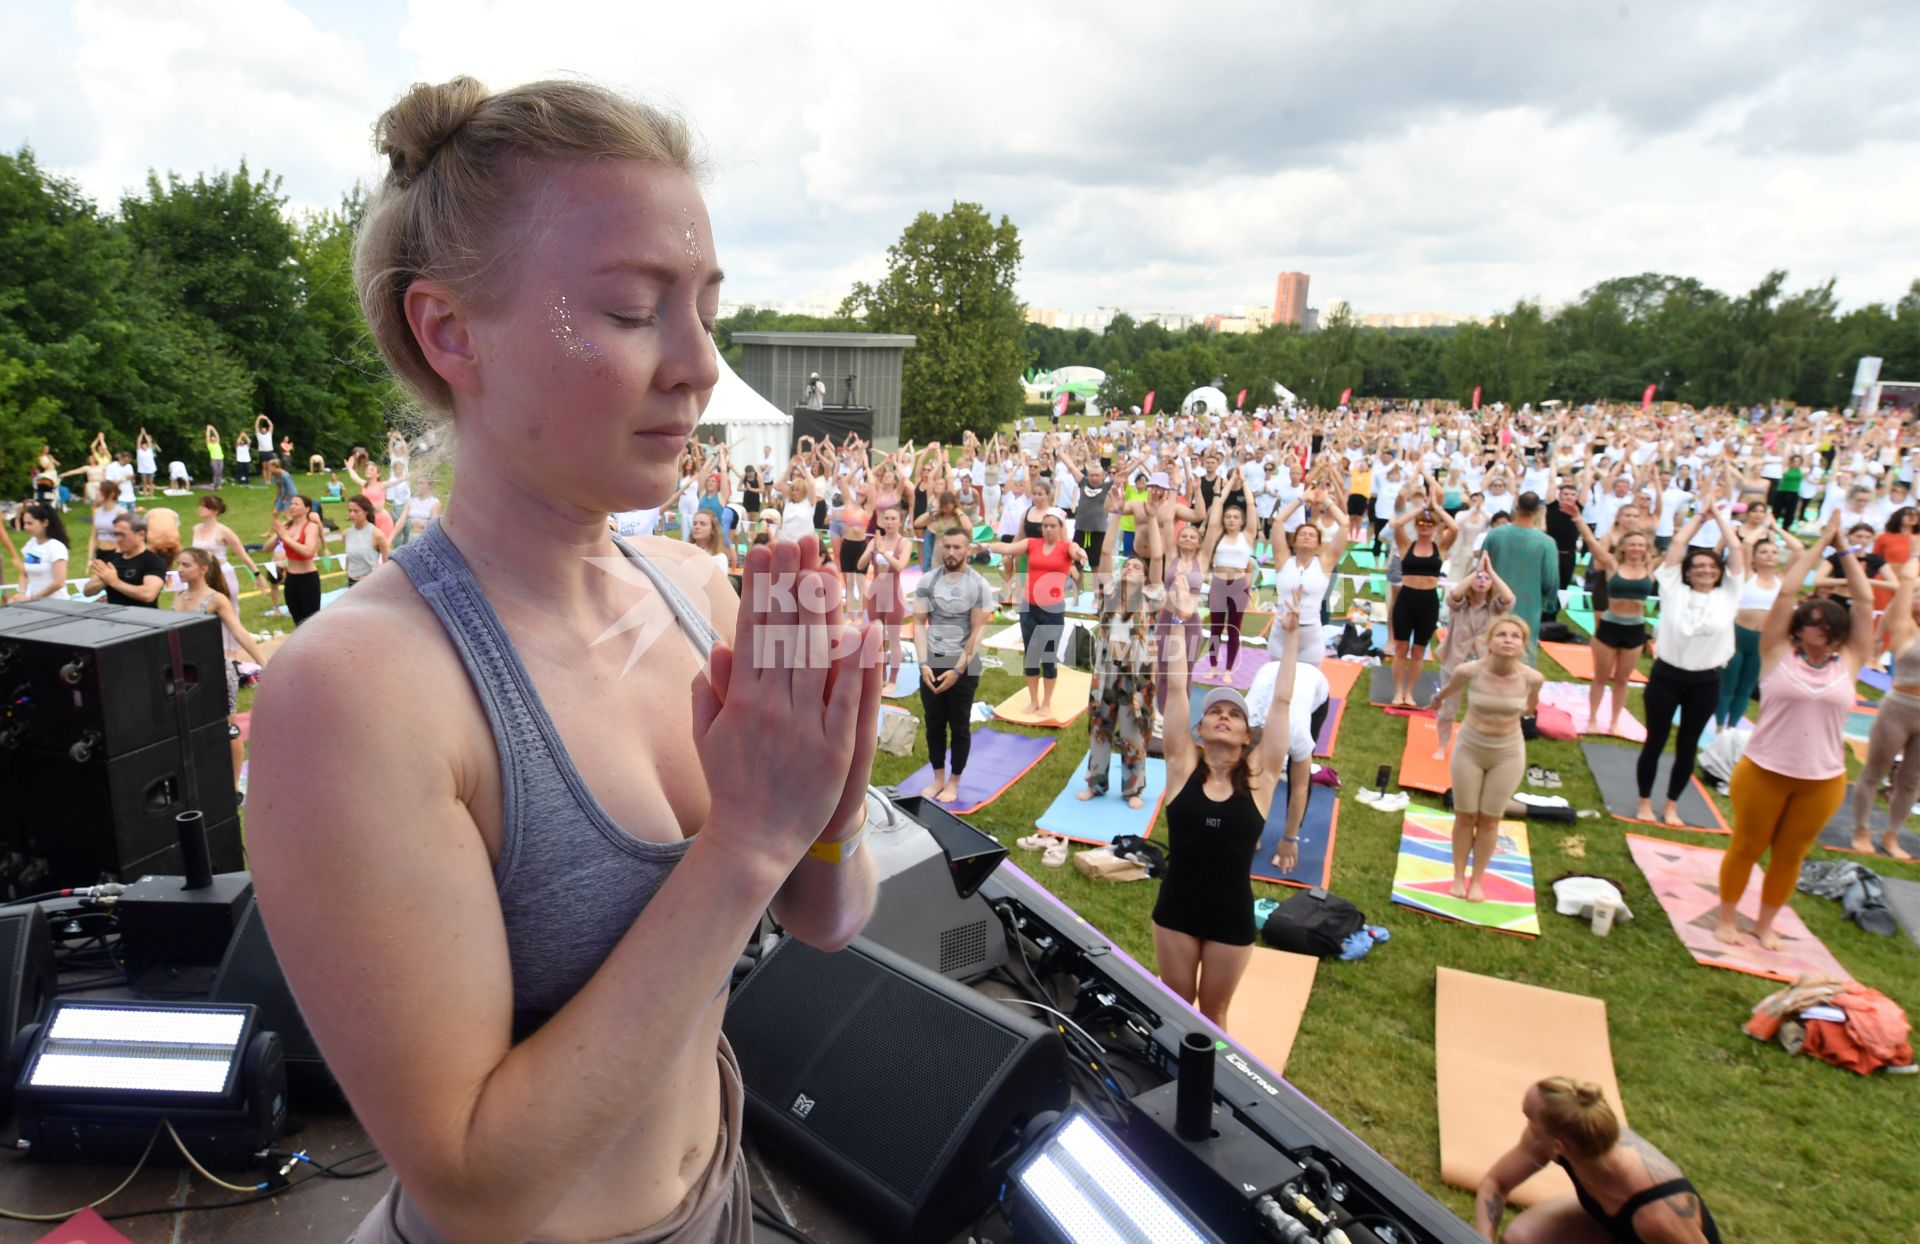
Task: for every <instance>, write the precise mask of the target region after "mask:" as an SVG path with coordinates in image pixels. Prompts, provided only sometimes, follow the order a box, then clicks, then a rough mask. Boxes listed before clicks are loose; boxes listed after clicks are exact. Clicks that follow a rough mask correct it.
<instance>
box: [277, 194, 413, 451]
mask: <svg viewBox="0 0 1920 1244" xmlns="http://www.w3.org/2000/svg"><path fill="white" fill-rule="evenodd" d="M365 210H366V204H365V202H364V201H363V200H362V198H361V197H360V191H359V188H358V187H355V188H354V191H353V193H351V194H349V195H348V196H347V197H346V198H345V199H343V200H342V201H341V204H340V208H339V210H337V211H327V212H318V213H315V214H313V215H310V216H308V217H307V218H306V219H305V220H304V221H302V222H301V223H300V225H299V228H298V229H297V230H296V232H295V234H294V252H293V263H294V270H295V275H296V278H297V295H296V296H297V300H298V303H297V305H298V307H299V312H298V313H299V314H300V316H301V318H302V319H303V320H304V321H305V332H303V334H302V339H303V340H307V339H310V340H311V341H312V342H313V343H314V344H315V345H317V347H318V350H319V353H318V356H317V359H316V367H317V370H316V372H315V374H314V375H313V376H312V377H311V380H312V381H313V382H314V390H313V393H312V397H311V400H312V401H313V402H314V403H315V405H314V407H313V408H312V426H313V428H314V432H313V434H312V435H310V436H309V437H308V438H307V439H308V442H309V443H311V444H313V445H314V446H315V447H316V448H318V449H319V451H320V452H322V453H325V454H326V455H327V456H328V457H329V459H332V458H338V457H344V456H345V455H346V453H347V451H348V450H350V449H351V448H352V447H353V446H356V445H365V446H368V447H369V448H375V449H377V447H378V446H379V445H381V444H384V443H385V440H386V426H387V414H388V412H389V411H391V410H393V409H395V408H397V407H398V406H399V405H400V403H401V401H402V398H401V395H400V393H399V391H398V390H397V388H396V387H395V386H394V383H393V381H392V379H391V378H390V377H389V376H388V375H387V370H386V365H385V364H384V363H383V362H382V361H381V359H380V352H379V350H378V348H377V347H375V345H374V344H373V340H372V338H371V337H369V336H368V334H367V324H366V320H365V319H364V318H363V317H362V316H361V314H360V298H359V294H358V292H357V291H356V290H355V289H354V286H353V234H354V230H355V229H356V228H358V226H359V223H360V218H361V216H362V215H363V214H364V213H365ZM295 439H296V440H298V439H299V438H298V437H296V438H295Z"/></svg>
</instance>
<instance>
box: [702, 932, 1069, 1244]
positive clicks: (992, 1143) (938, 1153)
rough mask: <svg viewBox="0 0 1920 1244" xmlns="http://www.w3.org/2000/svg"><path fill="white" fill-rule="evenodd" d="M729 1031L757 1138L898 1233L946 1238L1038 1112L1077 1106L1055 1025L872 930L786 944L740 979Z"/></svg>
mask: <svg viewBox="0 0 1920 1244" xmlns="http://www.w3.org/2000/svg"><path fill="white" fill-rule="evenodd" d="M726 1034H727V1039H728V1040H729V1041H730V1042H732V1044H733V1049H734V1053H735V1055H736V1056H738V1058H739V1060H740V1073H741V1078H742V1079H743V1080H744V1081H745V1084H746V1109H747V1116H748V1118H749V1120H750V1121H749V1123H748V1129H749V1135H752V1136H754V1137H756V1138H757V1139H760V1140H762V1141H764V1142H765V1143H767V1144H768V1145H770V1146H771V1147H774V1148H777V1149H779V1150H781V1151H782V1152H783V1153H784V1154H786V1155H787V1157H788V1158H789V1160H790V1161H791V1162H792V1163H793V1164H794V1165H795V1167H796V1168H798V1169H799V1171H800V1172H801V1173H802V1174H804V1175H806V1176H808V1177H809V1178H810V1184H811V1186H814V1187H818V1188H820V1189H821V1190H822V1191H823V1192H825V1193H827V1194H828V1195H830V1196H832V1197H834V1198H835V1199H836V1200H838V1201H840V1202H841V1203H842V1204H843V1205H844V1206H845V1207H846V1208H847V1209H848V1211H849V1212H850V1213H852V1214H855V1215H857V1216H858V1217H859V1218H860V1219H862V1220H863V1221H865V1222H867V1223H869V1224H870V1225H871V1226H872V1227H873V1229H874V1230H875V1231H876V1233H878V1234H879V1235H880V1236H881V1237H882V1238H884V1239H887V1240H899V1241H911V1242H919V1241H933V1240H945V1239H949V1238H951V1237H952V1236H953V1234H954V1233H955V1232H956V1231H958V1230H959V1229H960V1228H961V1227H962V1226H964V1225H965V1224H967V1223H969V1222H971V1221H973V1220H974V1219H975V1218H977V1217H978V1216H979V1215H980V1214H981V1212H982V1211H984V1210H985V1209H986V1207H987V1205H988V1204H989V1203H990V1202H991V1201H992V1200H993V1197H994V1194H995V1192H996V1190H997V1189H998V1188H999V1186H1000V1181H1001V1179H1002V1178H1003V1177H1004V1176H1005V1174H1006V1171H1007V1169H1008V1167H1010V1166H1011V1165H1012V1163H1013V1159H1014V1158H1015V1157H1016V1156H1017V1155H1018V1153H1019V1147H1020V1140H1021V1132H1022V1130H1023V1129H1024V1128H1025V1125H1026V1124H1027V1122H1028V1121H1029V1120H1030V1119H1031V1118H1032V1117H1033V1116H1034V1115H1035V1114H1038V1113H1040V1112H1041V1111H1049V1110H1063V1109H1065V1108H1066V1104H1067V1051H1066V1045H1065V1043H1064V1042H1063V1041H1062V1040H1061V1039H1060V1036H1059V1034H1058V1033H1057V1032H1055V1031H1053V1030H1052V1029H1050V1028H1048V1027H1046V1026H1045V1025H1043V1024H1041V1023H1039V1022H1037V1021H1036V1020H1032V1019H1029V1018H1028V1017H1027V1016H1025V1015H1022V1014H1020V1013H1018V1012H1017V1011H1015V1010H1013V1008H1011V1007H1007V1006H1003V1005H1001V1004H999V1003H997V1002H994V1001H992V1000H990V999H988V998H986V997H984V996H982V995H981V994H978V993H975V992H974V991H973V990H971V989H967V988H965V987H964V986H961V985H956V984H954V983H952V982H951V981H949V980H947V979H946V978H944V977H942V976H939V975H937V974H936V973H933V972H930V971H928V970H927V969H925V968H923V967H920V966H918V965H917V964H914V963H912V962H911V961H909V960H907V959H905V958H902V957H901V956H899V955H896V954H893V953H892V952H891V951H888V950H885V949H883V948H881V947H879V946H876V945H873V944H871V943H869V942H866V941H864V940H859V941H856V942H854V944H853V945H852V946H850V947H848V948H847V949H846V950H843V951H840V952H839V953H837V954H827V953H825V952H823V951H819V950H815V949H814V948H813V947H811V946H808V945H806V944H805V943H804V942H799V941H796V940H794V939H792V938H787V939H785V940H783V941H781V942H780V943H779V944H778V945H776V946H775V947H774V948H773V949H772V950H770V951H768V952H767V953H766V954H765V955H764V956H762V958H761V960H760V963H759V965H758V966H757V967H756V968H754V970H753V972H752V973H751V974H749V975H748V977H747V979H746V980H745V981H743V982H742V983H741V984H740V986H739V987H738V988H737V989H736V990H735V991H734V995H733V999H732V1001H731V1002H730V1003H728V1006H727V1017H726Z"/></svg>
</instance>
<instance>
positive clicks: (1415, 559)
mask: <svg viewBox="0 0 1920 1244" xmlns="http://www.w3.org/2000/svg"><path fill="white" fill-rule="evenodd" d="M1400 573H1401V574H1403V575H1409V574H1411V575H1425V576H1427V577H1428V578H1432V579H1437V578H1439V577H1440V546H1439V545H1437V544H1436V545H1434V546H1433V552H1431V553H1415V552H1413V551H1412V549H1411V548H1409V549H1408V551H1407V552H1405V553H1402V554H1401V555H1400Z"/></svg>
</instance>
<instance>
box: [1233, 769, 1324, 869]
mask: <svg viewBox="0 0 1920 1244" xmlns="http://www.w3.org/2000/svg"><path fill="white" fill-rule="evenodd" d="M1339 823H1340V801H1339V799H1337V798H1336V797H1335V795H1334V789H1333V787H1331V786H1314V787H1311V788H1310V789H1309V791H1308V793H1307V811H1306V815H1304V816H1302V817H1301V818H1300V858H1298V859H1297V860H1295V861H1294V862H1293V871H1292V872H1286V873H1283V872H1281V871H1280V870H1279V869H1277V868H1275V867H1274V866H1273V853H1274V852H1275V851H1276V850H1278V849H1279V845H1280V835H1281V833H1282V831H1284V830H1285V829H1286V827H1287V784H1286V783H1285V782H1282V783H1281V784H1280V785H1279V786H1277V787H1275V788H1274V792H1273V807H1271V808H1269V809H1268V810H1267V827H1266V829H1265V830H1264V831H1262V833H1261V834H1260V845H1259V846H1258V847H1255V848H1254V852H1253V869H1252V871H1251V873H1250V875H1251V876H1252V877H1253V879H1254V880H1255V881H1268V882H1272V883H1273V884H1274V885H1292V886H1301V887H1303V888H1305V887H1309V886H1324V885H1327V884H1328V883H1329V882H1331V881H1332V880H1333V839H1334V835H1335V833H1336V832H1337V830H1338V826H1339Z"/></svg>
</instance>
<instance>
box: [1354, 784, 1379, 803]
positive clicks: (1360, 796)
mask: <svg viewBox="0 0 1920 1244" xmlns="http://www.w3.org/2000/svg"><path fill="white" fill-rule="evenodd" d="M1381 796H1382V792H1380V791H1377V790H1368V789H1367V788H1366V787H1364V786H1362V787H1361V788H1360V789H1359V790H1357V791H1355V792H1354V795H1353V797H1354V798H1355V799H1356V800H1358V801H1359V802H1361V803H1364V804H1367V805H1368V806H1370V807H1377V806H1379V803H1380V799H1381Z"/></svg>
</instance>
